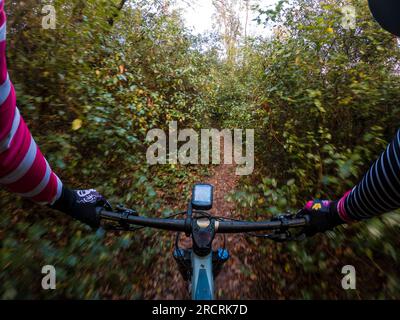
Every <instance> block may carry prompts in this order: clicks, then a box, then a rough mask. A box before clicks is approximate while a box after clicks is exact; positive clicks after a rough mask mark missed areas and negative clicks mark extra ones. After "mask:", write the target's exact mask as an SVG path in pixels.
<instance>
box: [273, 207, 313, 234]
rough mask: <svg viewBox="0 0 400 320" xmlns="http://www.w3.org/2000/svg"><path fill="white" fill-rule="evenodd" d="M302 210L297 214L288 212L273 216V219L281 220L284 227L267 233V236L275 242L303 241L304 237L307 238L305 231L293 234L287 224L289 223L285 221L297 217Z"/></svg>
mask: <svg viewBox="0 0 400 320" xmlns="http://www.w3.org/2000/svg"><path fill="white" fill-rule="evenodd" d="M300 212H301V210H300V211H299V212H298V213H296V214H292V213H287V214H282V215H279V216H277V217H274V218H272V219H271V220H272V221H280V222H281V223H282V227H281V228H280V230H276V231H274V232H273V233H271V234H269V235H266V238H268V239H270V240H272V241H275V242H286V241H303V240H304V239H306V235H305V234H304V233H299V234H297V235H292V233H291V232H290V231H289V228H288V227H286V226H285V225H287V223H285V222H287V221H289V220H291V219H294V218H296V217H297V216H298V214H299V213H300Z"/></svg>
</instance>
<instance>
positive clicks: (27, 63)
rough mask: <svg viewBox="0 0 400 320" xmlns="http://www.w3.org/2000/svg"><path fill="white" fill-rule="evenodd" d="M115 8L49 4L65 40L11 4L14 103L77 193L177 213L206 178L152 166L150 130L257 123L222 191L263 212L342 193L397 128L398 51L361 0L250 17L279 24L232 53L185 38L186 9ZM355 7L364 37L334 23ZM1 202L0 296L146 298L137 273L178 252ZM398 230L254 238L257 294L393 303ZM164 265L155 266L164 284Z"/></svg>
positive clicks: (393, 220)
mask: <svg viewBox="0 0 400 320" xmlns="http://www.w3.org/2000/svg"><path fill="white" fill-rule="evenodd" d="M119 3H121V2H119V1H105V0H104V1H103V0H85V1H82V0H74V1H65V0H55V1H53V4H54V5H55V7H56V9H57V28H56V29H55V30H51V29H50V30H46V29H43V28H42V27H41V20H42V15H41V14H40V11H41V6H42V2H41V1H39V0H35V1H29V2H20V1H14V2H11V1H10V2H9V4H8V6H7V13H8V15H9V17H8V19H9V22H8V39H9V40H8V48H9V49H8V61H9V69H10V76H11V78H12V80H13V82H14V83H15V86H16V90H17V97H18V105H19V107H20V109H21V112H22V114H23V115H24V117H25V119H26V120H27V122H28V124H29V126H30V128H31V131H32V133H33V135H34V137H35V139H36V141H37V142H38V144H39V145H40V147H41V149H42V151H43V152H44V154H46V156H47V158H48V160H49V162H50V163H51V164H52V166H53V168H54V170H55V171H56V172H57V173H58V174H59V176H60V177H61V178H62V180H63V181H64V183H66V184H68V185H71V186H73V187H75V188H78V187H96V188H98V190H99V191H101V192H102V193H104V194H105V195H106V196H107V197H108V198H109V200H110V201H112V202H113V203H124V204H126V205H127V206H135V207H137V208H145V210H146V211H145V212H152V215H163V214H166V213H167V212H169V211H170V210H171V209H175V208H176V207H177V206H179V205H180V207H182V204H184V203H185V202H183V201H182V200H184V199H186V196H187V191H188V189H189V187H190V185H191V182H192V181H193V180H194V179H196V176H200V175H201V174H204V170H203V169H209V168H204V167H201V166H199V167H193V166H190V167H189V166H186V167H183V166H179V165H178V166H175V165H166V166H154V167H149V166H147V165H146V161H145V153H146V149H147V145H146V143H145V136H146V133H147V131H148V130H150V129H152V128H162V129H167V128H168V121H171V120H175V121H178V123H179V125H180V126H181V127H192V128H196V129H197V128H201V127H209V126H210V125H213V126H215V127H230V128H255V129H256V131H255V133H256V142H255V147H256V170H255V172H254V174H253V175H251V176H249V177H247V178H243V179H242V180H241V183H240V186H241V190H239V191H238V192H236V193H234V194H232V195H231V196H230V198H231V199H232V200H234V201H236V202H237V204H238V206H239V209H238V212H240V216H242V217H243V218H251V219H257V218H265V217H266V216H267V215H268V214H276V213H278V212H281V211H283V210H292V211H293V210H294V211H295V210H296V209H297V208H299V207H301V206H302V205H303V204H304V202H305V201H306V200H310V199H312V198H313V197H323V198H337V197H339V196H340V195H341V194H343V193H344V192H345V191H346V190H348V189H349V188H351V187H352V186H354V184H355V183H357V182H358V181H359V179H360V178H361V177H362V175H363V173H364V172H365V170H366V169H367V168H368V167H369V165H370V164H371V163H372V161H374V160H375V159H376V157H377V156H378V155H379V154H380V152H382V151H383V150H384V147H385V145H386V144H387V142H388V141H390V140H391V138H392V136H393V134H394V132H395V129H396V128H397V127H398V123H399V120H400V109H399V107H398V101H400V90H399V89H400V79H399V76H398V66H399V65H398V63H399V57H400V55H399V49H398V43H397V40H396V39H395V38H393V37H392V36H391V35H389V34H388V33H386V32H384V31H383V30H382V29H380V27H379V26H378V25H377V24H376V23H375V22H374V21H373V20H372V18H371V16H370V14H369V11H368V8H367V4H366V1H362V0H351V1H342V0H324V1H316V0H292V1H280V2H279V5H278V6H277V7H276V8H275V9H273V10H271V9H268V10H267V9H266V8H262V7H258V9H257V10H258V11H259V18H258V20H259V22H260V23H266V24H268V25H269V26H271V25H275V26H276V27H275V28H274V34H273V36H272V37H271V38H255V37H253V38H252V37H246V38H245V39H244V40H243V41H241V42H240V44H237V48H236V49H235V50H232V51H234V52H235V55H236V56H235V57H232V55H229V57H228V59H227V58H226V57H225V55H224V54H221V49H220V47H221V40H220V38H219V37H218V36H215V35H210V36H209V37H207V38H206V37H204V38H203V37H200V36H198V37H195V36H193V35H192V34H191V33H190V32H189V31H188V30H187V29H186V28H185V27H184V24H183V22H182V18H181V16H180V14H179V12H178V11H174V12H172V13H171V12H169V11H165V10H164V9H163V8H162V7H160V4H159V2H158V1H154V3H153V2H152V1H128V2H127V3H125V2H124V1H123V2H122V3H124V4H125V5H124V6H122V7H119V6H118V5H119ZM345 3H346V4H348V3H350V4H352V5H353V6H355V8H356V12H357V24H356V28H355V29H345V28H344V27H343V25H342V12H341V11H340V7H341V5H343V4H345ZM235 37H236V35H235ZM225 40H226V39H225ZM230 45H232V42H230ZM200 170H202V171H200ZM0 208H1V209H0V214H1V219H0V283H1V286H0V296H1V297H2V298H7V299H12V298H142V297H149V295H147V294H146V289H147V288H146V283H145V281H144V280H145V279H146V277H148V276H149V274H150V272H151V270H150V269H151V268H150V266H152V267H153V268H155V266H154V259H155V257H156V256H158V259H159V256H165V255H166V254H167V252H168V250H169V245H170V240H171V238H169V237H166V236H163V237H164V238H162V240H161V239H160V238H159V234H157V237H155V233H154V232H153V231H141V232H138V233H136V234H123V235H116V234H104V233H103V232H101V231H98V232H97V233H93V232H92V231H91V230H89V229H87V228H85V227H84V226H83V225H82V224H79V223H77V222H73V221H71V220H70V219H68V218H67V217H64V216H63V215H61V214H58V213H56V212H53V211H51V210H49V209H46V208H41V207H38V206H34V205H32V204H31V203H29V202H26V201H23V200H21V199H20V198H18V197H16V196H13V195H10V194H9V193H7V192H6V191H4V190H2V191H0ZM250 212H252V213H251V214H250ZM399 225H400V216H399V215H398V214H396V213H392V214H389V215H386V216H384V217H381V218H376V219H373V220H371V221H370V222H368V223H362V224H357V225H354V226H349V227H341V228H339V229H338V230H336V231H334V232H330V233H329V234H328V235H327V236H323V235H321V236H317V237H316V238H314V239H310V240H307V241H305V242H302V243H293V244H290V245H280V244H279V245H277V244H272V245H271V244H270V243H265V242H261V241H258V240H257V241H256V240H254V241H253V240H249V245H250V246H252V247H253V249H254V257H253V259H254V264H256V265H257V266H258V267H257V272H256V276H257V282H256V287H255V288H254V290H252V292H254V298H354V299H357V298H399V297H400V285H399V283H400V281H399V280H400V276H399V274H398V270H399V260H400V251H399V245H400V243H399V239H398V232H399ZM164 240H165V241H164ZM144 244H145V245H144ZM168 254H169V253H168ZM46 264H54V265H56V266H57V270H58V272H59V273H58V281H59V283H60V286H59V287H58V288H57V290H55V291H51V292H50V291H43V290H41V288H40V281H41V277H42V275H41V267H42V266H43V265H46ZM346 264H350V265H351V264H352V265H355V266H356V268H357V272H358V273H357V279H358V282H357V284H358V290H357V291H348V292H346V291H344V290H343V289H342V288H341V286H340V283H341V282H340V281H341V278H342V274H341V268H342V267H343V266H344V265H346ZM164 267H165V268H167V267H168V266H166V265H165V264H164ZM167 273H168V271H166V270H164V271H163V272H158V274H159V276H160V279H159V281H160V282H162V281H163V277H165V275H166V274H167ZM150 297H152V296H151V295H150Z"/></svg>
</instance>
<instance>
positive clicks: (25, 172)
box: [0, 0, 62, 204]
mask: <svg viewBox="0 0 400 320" xmlns="http://www.w3.org/2000/svg"><path fill="white" fill-rule="evenodd" d="M0 185H2V186H4V187H6V188H7V189H8V190H10V191H12V192H15V193H18V194H20V195H21V196H23V197H26V198H30V199H32V200H33V201H35V202H38V203H40V204H52V203H54V202H55V201H56V200H57V199H58V198H59V197H60V195H61V191H62V183H61V181H60V179H59V178H58V177H57V176H56V175H55V174H54V173H53V172H52V170H51V168H50V166H49V164H48V163H47V161H46V159H45V158H44V157H43V155H42V153H41V152H40V150H39V148H38V146H37V145H36V143H35V141H34V140H33V138H32V136H31V134H30V132H29V129H28V127H27V126H26V124H25V122H24V120H23V118H22V116H21V114H20V112H19V111H18V108H17V107H16V96H15V90H14V86H13V84H12V83H11V81H10V78H9V76H8V72H7V64H6V14H5V12H4V0H0Z"/></svg>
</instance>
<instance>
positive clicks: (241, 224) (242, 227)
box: [99, 209, 308, 234]
mask: <svg viewBox="0 0 400 320" xmlns="http://www.w3.org/2000/svg"><path fill="white" fill-rule="evenodd" d="M99 216H100V218H101V219H106V220H111V221H115V222H119V223H122V224H128V225H137V226H142V227H150V228H155V229H160V230H167V231H178V232H186V233H187V234H189V233H191V232H192V221H193V220H197V223H198V224H199V226H200V224H201V221H202V222H203V223H204V217H199V218H194V217H193V218H186V219H162V218H147V217H140V216H137V215H132V214H127V213H120V212H111V211H106V210H104V209H100V211H99ZM209 219H213V217H212V216H211V217H209ZM307 224H308V219H307V218H306V217H303V218H291V219H288V218H286V217H284V216H283V217H282V218H277V219H271V220H266V221H259V222H249V221H218V220H216V221H215V232H216V233H247V232H256V231H271V230H279V229H282V228H300V227H305V226H307Z"/></svg>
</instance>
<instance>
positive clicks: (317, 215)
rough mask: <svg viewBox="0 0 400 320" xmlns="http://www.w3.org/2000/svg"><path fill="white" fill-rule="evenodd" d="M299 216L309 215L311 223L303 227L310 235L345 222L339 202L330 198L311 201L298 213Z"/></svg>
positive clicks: (307, 234)
mask: <svg viewBox="0 0 400 320" xmlns="http://www.w3.org/2000/svg"><path fill="white" fill-rule="evenodd" d="M297 216H298V217H308V219H309V225H308V226H307V227H305V228H304V229H303V232H304V233H305V234H306V236H308V237H312V236H314V235H315V234H317V233H320V232H321V233H323V232H325V231H328V230H332V229H333V228H335V227H337V226H338V225H341V224H344V223H345V222H344V221H343V220H342V219H340V217H339V213H338V211H337V202H335V201H328V200H314V201H309V202H308V203H307V204H306V206H305V207H304V208H303V209H302V210H301V211H300V212H299V213H298V215H297Z"/></svg>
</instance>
